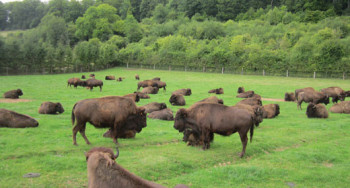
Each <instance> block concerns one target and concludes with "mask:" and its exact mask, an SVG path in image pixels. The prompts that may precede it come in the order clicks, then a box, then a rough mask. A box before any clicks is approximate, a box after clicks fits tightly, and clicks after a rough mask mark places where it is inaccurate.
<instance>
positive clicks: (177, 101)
mask: <svg viewBox="0 0 350 188" xmlns="http://www.w3.org/2000/svg"><path fill="white" fill-rule="evenodd" d="M169 102H170V104H172V105H174V106H185V105H186V101H185V98H184V96H183V95H178V94H172V95H171V97H170V99H169Z"/></svg>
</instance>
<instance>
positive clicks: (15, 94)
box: [4, 89, 23, 99]
mask: <svg viewBox="0 0 350 188" xmlns="http://www.w3.org/2000/svg"><path fill="white" fill-rule="evenodd" d="M22 95H23V92H22V90H21V89H15V90H10V91H7V92H5V93H4V98H8V99H18V98H19V96H22Z"/></svg>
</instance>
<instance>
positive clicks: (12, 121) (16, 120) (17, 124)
mask: <svg viewBox="0 0 350 188" xmlns="http://www.w3.org/2000/svg"><path fill="white" fill-rule="evenodd" d="M37 126H39V123H38V121H36V120H35V119H34V118H32V117H30V116H27V115H24V114H19V113H17V112H14V111H11V110H6V109H4V108H2V109H0V127H8V128H26V127H37Z"/></svg>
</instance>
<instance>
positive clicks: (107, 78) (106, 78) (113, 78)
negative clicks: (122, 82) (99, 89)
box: [105, 76, 115, 80]
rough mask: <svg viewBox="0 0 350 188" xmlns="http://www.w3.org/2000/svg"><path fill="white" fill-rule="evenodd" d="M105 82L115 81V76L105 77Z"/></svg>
mask: <svg viewBox="0 0 350 188" xmlns="http://www.w3.org/2000/svg"><path fill="white" fill-rule="evenodd" d="M105 80H115V76H106V77H105Z"/></svg>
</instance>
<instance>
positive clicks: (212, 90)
mask: <svg viewBox="0 0 350 188" xmlns="http://www.w3.org/2000/svg"><path fill="white" fill-rule="evenodd" d="M208 93H215V94H224V89H223V88H218V89H211V90H209V91H208Z"/></svg>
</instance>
